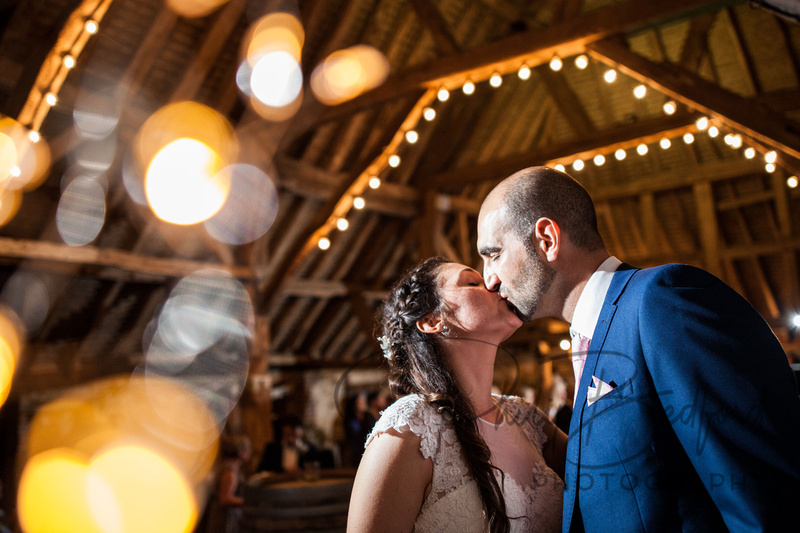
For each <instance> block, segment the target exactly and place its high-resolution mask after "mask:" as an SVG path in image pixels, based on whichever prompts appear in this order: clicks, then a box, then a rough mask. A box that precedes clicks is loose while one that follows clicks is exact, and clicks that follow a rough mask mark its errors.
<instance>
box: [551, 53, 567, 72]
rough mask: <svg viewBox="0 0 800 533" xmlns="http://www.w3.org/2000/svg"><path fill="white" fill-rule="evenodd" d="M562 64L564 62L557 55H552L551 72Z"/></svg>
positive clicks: (556, 70) (557, 69)
mask: <svg viewBox="0 0 800 533" xmlns="http://www.w3.org/2000/svg"><path fill="white" fill-rule="evenodd" d="M563 66H564V62H563V61H561V58H560V57H558V56H553V59H551V60H550V70H552V71H553V72H558V71H559V70H561V67H563Z"/></svg>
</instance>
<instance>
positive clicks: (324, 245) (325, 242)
mask: <svg viewBox="0 0 800 533" xmlns="http://www.w3.org/2000/svg"><path fill="white" fill-rule="evenodd" d="M317 246H319V249H320V250H327V249H328V248H330V247H331V240H330V239H329V238H327V237H321V238H320V240H319V241H317Z"/></svg>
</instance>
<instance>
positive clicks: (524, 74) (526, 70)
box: [517, 63, 531, 80]
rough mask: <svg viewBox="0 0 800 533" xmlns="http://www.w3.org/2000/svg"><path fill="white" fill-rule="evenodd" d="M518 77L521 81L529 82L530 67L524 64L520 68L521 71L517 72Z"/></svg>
mask: <svg viewBox="0 0 800 533" xmlns="http://www.w3.org/2000/svg"><path fill="white" fill-rule="evenodd" d="M517 76H519V79H521V80H527V79H528V78H530V77H531V69H530V67H528V65H526V64H525V63H523V64H522V66H521V67H519V70H518V71H517Z"/></svg>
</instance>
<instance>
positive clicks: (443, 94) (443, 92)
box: [436, 87, 450, 102]
mask: <svg viewBox="0 0 800 533" xmlns="http://www.w3.org/2000/svg"><path fill="white" fill-rule="evenodd" d="M436 98H438V99H439V101H440V102H446V101H447V99H448V98H450V91H448V90H447V89H445V88H444V87H442V88H441V89H439V92H438V93H436Z"/></svg>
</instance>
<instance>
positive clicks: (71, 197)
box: [56, 177, 106, 246]
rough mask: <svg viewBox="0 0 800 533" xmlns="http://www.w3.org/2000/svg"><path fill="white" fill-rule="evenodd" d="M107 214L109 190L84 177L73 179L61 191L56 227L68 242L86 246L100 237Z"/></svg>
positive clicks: (72, 244)
mask: <svg viewBox="0 0 800 533" xmlns="http://www.w3.org/2000/svg"><path fill="white" fill-rule="evenodd" d="M105 216H106V197H105V190H104V189H103V187H102V186H101V185H100V184H99V183H98V182H97V181H95V180H93V179H90V178H86V177H82V178H78V179H76V180H73V181H72V183H70V184H69V185H68V186H67V187H66V189H64V192H63V193H62V194H61V199H60V200H59V202H58V208H57V209H56V228H57V229H58V233H59V235H61V238H62V239H63V240H64V242H65V243H66V244H68V245H70V246H83V245H84V244H88V243H90V242H92V241H93V240H94V239H95V238H97V235H98V234H99V233H100V230H101V229H102V228H103V223H104V222H105Z"/></svg>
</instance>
